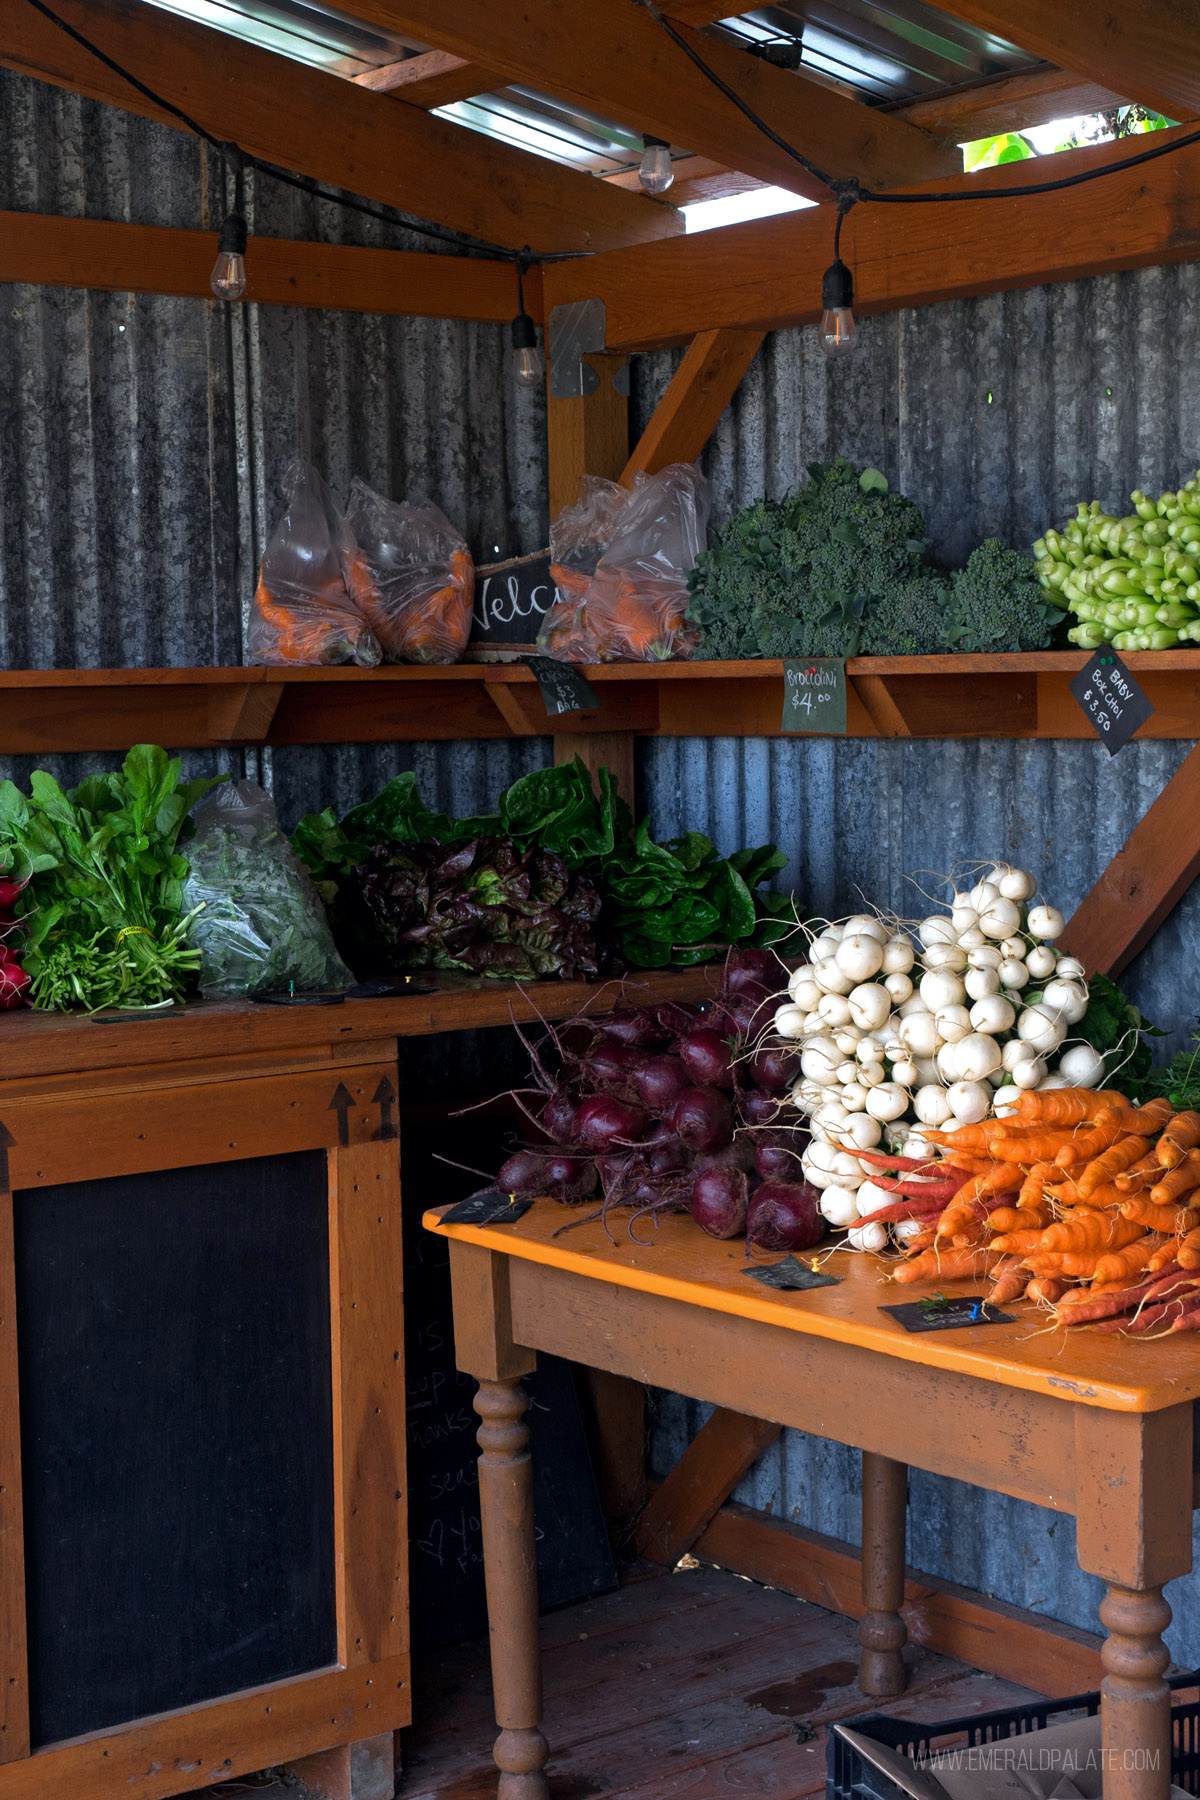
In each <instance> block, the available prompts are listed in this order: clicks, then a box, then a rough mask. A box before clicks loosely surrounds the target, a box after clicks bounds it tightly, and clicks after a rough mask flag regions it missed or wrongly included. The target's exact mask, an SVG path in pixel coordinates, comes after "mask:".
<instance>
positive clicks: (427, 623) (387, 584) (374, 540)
mask: <svg viewBox="0 0 1200 1800" xmlns="http://www.w3.org/2000/svg"><path fill="white" fill-rule="evenodd" d="M348 523H349V527H350V530H351V532H352V533H353V535H354V539H355V542H356V544H357V550H356V553H355V559H354V565H353V570H352V575H351V586H352V592H353V596H354V598H355V600H356V601H357V603H358V605H359V607H360V608H361V610H362V613H363V616H364V618H365V619H366V621H367V623H368V625H369V626H370V628H371V630H372V631H373V632H374V634H375V636H376V638H377V639H378V640H379V643H380V644H381V645H382V647H383V654H384V659H385V661H387V662H392V663H453V662H457V661H458V660H459V658H460V657H461V656H462V653H463V651H464V650H465V649H466V647H467V640H468V638H469V637H470V635H471V608H472V607H473V605H474V603H475V565H474V563H473V561H472V560H471V552H470V551H469V550H468V549H467V546H466V543H465V541H464V539H463V537H462V535H461V534H460V533H459V532H458V531H456V530H455V528H454V526H453V525H452V524H451V523H450V521H449V519H448V518H447V517H446V515H445V514H444V513H442V512H439V511H438V509H437V507H436V506H432V505H415V504H410V503H409V502H406V501H396V500H385V499H384V497H383V495H382V494H377V493H375V492H374V491H373V489H371V488H369V487H368V486H367V485H366V483H365V482H363V481H355V482H354V483H353V485H352V486H351V489H350V510H349V515H348Z"/></svg>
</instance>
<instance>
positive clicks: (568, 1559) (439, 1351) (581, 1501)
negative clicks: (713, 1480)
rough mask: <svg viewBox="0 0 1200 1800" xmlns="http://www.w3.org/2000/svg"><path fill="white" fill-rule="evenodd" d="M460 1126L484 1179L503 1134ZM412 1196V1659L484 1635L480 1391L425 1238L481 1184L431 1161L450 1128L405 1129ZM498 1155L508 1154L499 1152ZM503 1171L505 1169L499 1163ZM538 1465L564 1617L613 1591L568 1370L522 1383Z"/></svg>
mask: <svg viewBox="0 0 1200 1800" xmlns="http://www.w3.org/2000/svg"><path fill="white" fill-rule="evenodd" d="M468 1126H469V1122H468V1121H467V1120H464V1119H456V1120H455V1121H454V1150H453V1154H454V1155H455V1156H456V1157H460V1156H461V1157H462V1158H463V1160H464V1161H468V1162H475V1161H477V1162H478V1165H479V1166H480V1167H486V1166H487V1162H486V1160H485V1159H486V1158H487V1157H488V1156H489V1154H490V1155H491V1156H492V1157H493V1159H497V1158H496V1153H497V1150H498V1147H499V1133H498V1131H497V1128H496V1127H495V1125H494V1124H493V1125H492V1133H493V1142H492V1144H491V1145H490V1146H489V1145H488V1144H487V1142H486V1131H484V1130H480V1129H479V1128H477V1129H476V1130H475V1131H471V1130H470V1129H469V1128H468ZM403 1135H404V1186H405V1221H404V1233H405V1251H404V1264H405V1268H404V1337H405V1351H404V1355H405V1368H406V1376H407V1389H408V1421H407V1435H408V1528H409V1594H410V1607H411V1621H412V1639H413V1644H414V1647H416V1648H422V1647H424V1648H430V1649H431V1648H435V1647H436V1646H438V1645H440V1644H449V1643H455V1642H457V1641H458V1640H460V1639H462V1638H466V1637H473V1636H475V1635H477V1634H478V1633H480V1632H482V1631H484V1630H485V1629H486V1626H487V1607H486V1601H485V1596H484V1586H483V1543H482V1537H481V1534H480V1529H479V1481H478V1476H477V1475H476V1460H477V1458H478V1455H479V1447H478V1444H477V1443H476V1439H475V1431H476V1427H477V1426H478V1424H479V1419H478V1416H477V1415H476V1413H475V1410H474V1407H473V1406H472V1404H471V1401H472V1397H473V1395H474V1393H475V1383H474V1382H473V1381H472V1380H471V1378H470V1376H468V1375H463V1374H460V1372H459V1371H458V1369H457V1368H456V1367H455V1363H454V1322H453V1313H452V1308H451V1304H450V1255H449V1247H448V1245H447V1243H446V1240H445V1239H444V1238H437V1237H433V1236H432V1235H431V1234H430V1233H429V1232H427V1231H425V1230H423V1229H422V1227H421V1223H420V1219H421V1213H422V1212H423V1211H424V1210H425V1209H426V1208H427V1207H429V1206H432V1205H437V1204H439V1203H440V1202H444V1201H446V1200H454V1199H455V1198H456V1197H457V1196H458V1195H460V1194H461V1195H465V1194H468V1193H470V1191H471V1190H472V1188H474V1187H478V1186H479V1185H480V1183H479V1182H478V1180H475V1179H473V1178H472V1177H471V1176H470V1175H467V1174H463V1173H462V1171H460V1170H456V1169H453V1168H449V1167H447V1166H446V1165H445V1164H444V1163H439V1162H437V1161H435V1160H434V1158H433V1154H432V1152H433V1150H434V1149H435V1148H444V1145H445V1138H446V1126H445V1124H444V1123H442V1124H440V1125H432V1126H431V1125H430V1124H429V1123H428V1121H425V1120H419V1119H413V1120H410V1119H408V1118H406V1119H405V1121H404V1125H403ZM500 1154H501V1155H502V1154H503V1152H502V1151H501V1152H500ZM497 1160H498V1159H497ZM526 1387H527V1388H528V1390H529V1394H530V1408H529V1414H528V1418H529V1429H530V1447H531V1451H532V1455H533V1505H534V1520H535V1529H536V1533H537V1561H538V1594H539V1600H540V1604H541V1606H542V1607H543V1608H551V1607H555V1606H566V1605H568V1604H569V1603H570V1602H571V1601H574V1600H584V1599H587V1598H588V1596H589V1595H592V1594H602V1593H608V1592H610V1591H611V1590H612V1589H613V1588H615V1587H616V1585H617V1572H616V1566H615V1564H614V1562H613V1557H612V1551H611V1548H610V1546H609V1541H608V1534H607V1531H606V1529H605V1524H604V1515H603V1513H602V1511H601V1507H600V1501H599V1498H598V1496H597V1492H596V1481H595V1475H594V1473H593V1469H592V1462H591V1455H590V1451H589V1448H588V1442H587V1435H586V1432H585V1429H584V1424H583V1417H582V1414H581V1411H580V1406H579V1397H578V1393H577V1391H576V1387H575V1377H574V1371H573V1370H572V1368H571V1365H570V1364H569V1363H567V1362H563V1361H561V1360H560V1359H559V1358H558V1357H554V1356H539V1357H538V1366H537V1372H536V1374H534V1375H532V1376H530V1377H529V1378H528V1379H527V1381H526Z"/></svg>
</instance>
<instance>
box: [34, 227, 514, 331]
mask: <svg viewBox="0 0 1200 1800" xmlns="http://www.w3.org/2000/svg"><path fill="white" fill-rule="evenodd" d="M251 242H252V252H251V254H250V255H248V256H247V258H246V299H247V300H258V301H262V302H265V303H266V304H268V305H277V306H316V307H322V308H326V309H335V310H338V311H342V312H369V313H402V314H405V315H409V316H414V317H421V318H430V319H484V320H490V321H492V322H493V323H496V324H504V323H506V322H507V321H508V320H509V319H511V318H512V316H513V314H514V313H515V312H516V310H517V276H516V270H515V268H514V266H513V264H512V263H510V262H492V261H490V260H489V259H487V258H486V257H475V258H472V260H471V265H470V280H469V281H466V280H464V279H463V265H462V263H461V262H460V261H459V260H458V259H457V258H455V257H449V256H428V255H425V254H424V253H422V252H420V251H407V250H374V249H367V248H363V247H360V246H359V245H357V244H309V243H299V242H293V241H291V240H290V239H287V238H268V237H255V238H253V239H252V240H251ZM215 253H216V238H215V234H214V233H213V232H211V231H176V230H173V229H171V228H170V227H167V226H160V225H124V224H114V223H112V222H110V221H109V220H107V219H64V218H57V217H46V216H45V215H43V214H40V213H16V212H0V281H28V282H37V283H40V284H42V285H43V286H46V287H83V288H97V289H101V290H104V291H107V292H110V293H137V294H181V295H185V296H188V297H190V298H194V299H199V300H208V299H210V298H211V289H210V287H209V277H210V276H211V274H212V265H213V260H214V256H215ZM525 305H526V307H527V309H528V310H529V311H530V312H531V313H532V315H533V317H534V318H535V319H540V317H541V310H542V303H541V277H540V274H539V272H538V271H537V270H536V269H531V270H530V272H529V274H528V275H527V276H526V277H525Z"/></svg>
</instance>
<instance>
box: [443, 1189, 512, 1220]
mask: <svg viewBox="0 0 1200 1800" xmlns="http://www.w3.org/2000/svg"><path fill="white" fill-rule="evenodd" d="M532 1205H533V1201H532V1200H514V1199H513V1197H512V1195H511V1194H503V1193H501V1191H500V1189H499V1188H485V1189H484V1190H483V1192H482V1194H472V1195H471V1197H470V1199H468V1200H460V1201H459V1203H458V1205H457V1206H452V1207H451V1208H450V1211H449V1212H444V1213H443V1214H442V1224H443V1225H515V1224H516V1222H517V1220H518V1219H520V1218H522V1217H523V1216H524V1214H525V1213H527V1212H528V1211H529V1209H530V1207H531V1206H532Z"/></svg>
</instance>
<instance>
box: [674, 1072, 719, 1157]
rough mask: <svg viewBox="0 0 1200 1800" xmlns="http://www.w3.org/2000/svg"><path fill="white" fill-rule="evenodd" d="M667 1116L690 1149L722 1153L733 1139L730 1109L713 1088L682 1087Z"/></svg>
mask: <svg viewBox="0 0 1200 1800" xmlns="http://www.w3.org/2000/svg"><path fill="white" fill-rule="evenodd" d="M670 1117H671V1124H672V1126H673V1128H674V1130H675V1132H676V1133H677V1135H678V1136H679V1137H681V1138H682V1139H683V1142H684V1143H685V1144H690V1145H691V1147H692V1149H693V1150H723V1149H724V1148H725V1146H726V1144H727V1143H728V1142H729V1140H730V1138H731V1137H732V1136H733V1109H732V1108H731V1106H730V1104H729V1101H728V1100H727V1099H726V1097H725V1095H724V1094H722V1093H719V1092H718V1090H717V1089H716V1088H711V1087H690V1088H684V1090H683V1092H682V1094H680V1096H679V1098H678V1100H677V1101H676V1102H675V1105H674V1106H673V1107H672V1109H671V1115H670Z"/></svg>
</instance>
